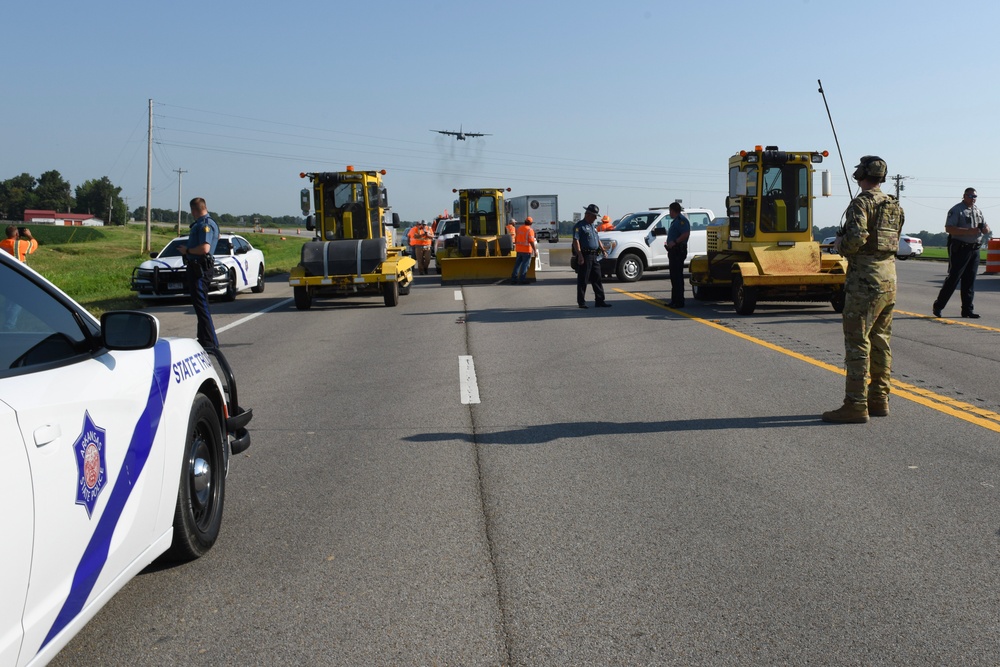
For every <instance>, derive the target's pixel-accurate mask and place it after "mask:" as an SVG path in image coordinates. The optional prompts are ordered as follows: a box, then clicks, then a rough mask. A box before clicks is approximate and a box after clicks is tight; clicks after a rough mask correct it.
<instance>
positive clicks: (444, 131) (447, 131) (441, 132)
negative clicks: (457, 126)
mask: <svg viewBox="0 0 1000 667" xmlns="http://www.w3.org/2000/svg"><path fill="white" fill-rule="evenodd" d="M431 132H437V133H438V134H450V135H452V136H458V132H451V131H450V130H431Z"/></svg>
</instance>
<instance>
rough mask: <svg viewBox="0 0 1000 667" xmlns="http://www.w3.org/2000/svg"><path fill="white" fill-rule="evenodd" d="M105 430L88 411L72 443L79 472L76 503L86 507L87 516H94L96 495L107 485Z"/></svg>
mask: <svg viewBox="0 0 1000 667" xmlns="http://www.w3.org/2000/svg"><path fill="white" fill-rule="evenodd" d="M105 442H106V438H105V430H104V429H103V428H100V427H99V426H97V425H96V424H95V423H94V422H93V420H92V419H91V418H90V412H84V414H83V430H82V431H81V432H80V436H79V437H78V438H77V439H76V442H74V443H73V452H74V453H75V455H76V466H77V470H78V471H79V473H80V478H79V479H78V480H77V489H76V504H77V505H83V506H84V507H86V508H87V516H88V517H93V516H94V505H96V504H97V497H98V496H99V495H101V491H103V490H104V487H105V486H106V485H107V481H108V474H107V465H106V457H105V453H104V449H105Z"/></svg>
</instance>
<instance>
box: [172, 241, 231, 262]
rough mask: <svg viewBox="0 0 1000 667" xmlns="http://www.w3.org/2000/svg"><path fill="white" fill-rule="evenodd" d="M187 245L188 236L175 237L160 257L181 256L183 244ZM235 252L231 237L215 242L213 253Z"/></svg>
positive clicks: (227, 253) (226, 253)
mask: <svg viewBox="0 0 1000 667" xmlns="http://www.w3.org/2000/svg"><path fill="white" fill-rule="evenodd" d="M186 245H187V237H184V238H180V239H174V240H173V241H171V242H170V243H168V244H167V247H166V248H164V249H163V252H161V253H160V255H159V257H160V259H166V258H167V257H180V256H181V251H180V250H178V248H180V247H181V246H186ZM232 252H233V244H232V243H230V241H229V239H219V240H218V241H217V242H216V244H215V250H213V251H212V254H213V255H216V256H218V255H231V254H232Z"/></svg>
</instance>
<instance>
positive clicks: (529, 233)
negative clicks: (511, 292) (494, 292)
mask: <svg viewBox="0 0 1000 667" xmlns="http://www.w3.org/2000/svg"><path fill="white" fill-rule="evenodd" d="M532 222H534V220H532V219H531V216H528V217H527V218H525V219H524V224H523V225H521V226H520V227H518V228H517V231H516V232H515V233H514V252H516V253H517V257H516V258H515V260H514V272H513V273H511V274H510V284H511V285H527V284H528V267H529V266H531V260H532V258H533V257H535V256H537V255H538V245H537V244H536V243H535V230H534V229H532V228H531V223H532Z"/></svg>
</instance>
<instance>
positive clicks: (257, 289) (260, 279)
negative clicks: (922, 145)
mask: <svg viewBox="0 0 1000 667" xmlns="http://www.w3.org/2000/svg"><path fill="white" fill-rule="evenodd" d="M250 291H251V292H253V293H254V294H260V293H261V292H263V291H264V265H263V264H261V265H260V267H258V268H257V284H256V285H254V286H253V287H251V288H250Z"/></svg>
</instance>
